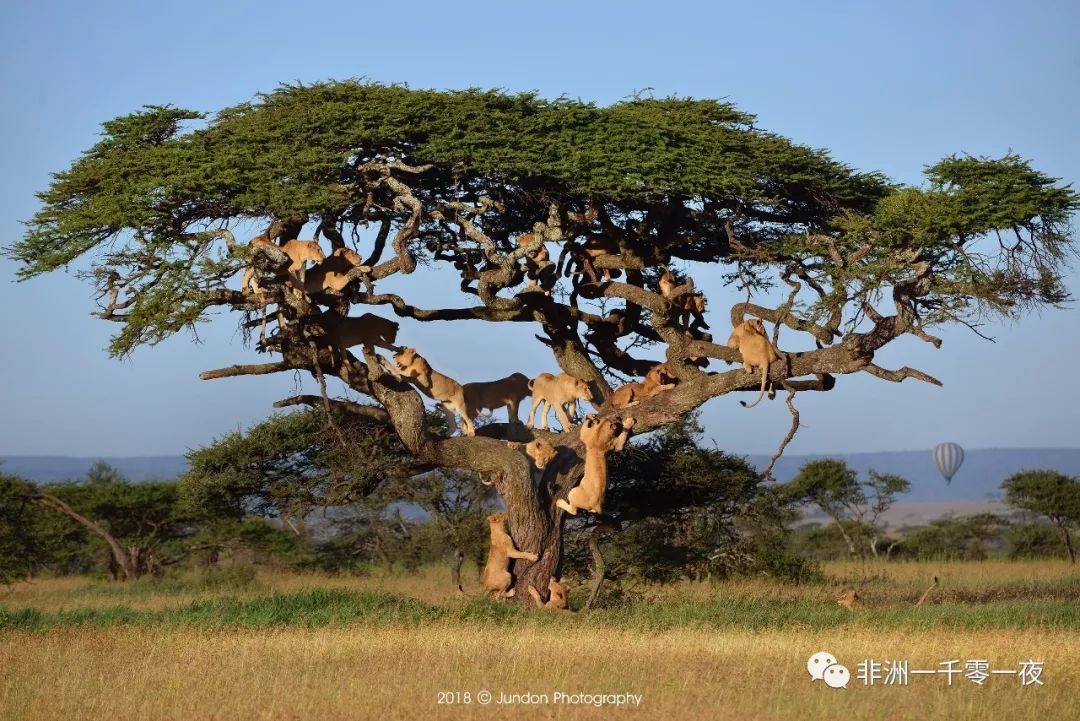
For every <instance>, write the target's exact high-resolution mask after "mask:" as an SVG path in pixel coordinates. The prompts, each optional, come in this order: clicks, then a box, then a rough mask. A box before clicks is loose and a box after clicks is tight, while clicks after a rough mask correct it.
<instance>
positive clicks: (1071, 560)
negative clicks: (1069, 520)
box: [1057, 521, 1076, 564]
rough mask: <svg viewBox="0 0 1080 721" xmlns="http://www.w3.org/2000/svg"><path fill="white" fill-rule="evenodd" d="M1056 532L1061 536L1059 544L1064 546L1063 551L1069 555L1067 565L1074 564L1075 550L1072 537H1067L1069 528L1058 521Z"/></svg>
mask: <svg viewBox="0 0 1080 721" xmlns="http://www.w3.org/2000/svg"><path fill="white" fill-rule="evenodd" d="M1057 527H1058V532H1059V533H1060V534H1061V542H1062V543H1064V544H1065V550H1066V551H1067V552H1068V554H1069V563H1073V564H1075V563H1076V550H1075V549H1074V548H1073V544H1072V536H1070V535H1069V526H1068V524H1066V523H1065V522H1064V521H1059V522H1058V524H1057Z"/></svg>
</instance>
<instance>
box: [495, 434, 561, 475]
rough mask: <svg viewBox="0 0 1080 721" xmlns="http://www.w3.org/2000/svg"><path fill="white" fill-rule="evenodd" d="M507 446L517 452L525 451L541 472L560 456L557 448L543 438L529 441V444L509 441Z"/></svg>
mask: <svg viewBox="0 0 1080 721" xmlns="http://www.w3.org/2000/svg"><path fill="white" fill-rule="evenodd" d="M506 445H508V446H510V447H511V448H513V449H515V450H519V451H520V450H523V449H524V451H525V455H527V456H528V457H529V458H531V459H532V462H533V465H535V466H536V467H537V469H539V470H541V471H542V470H544V468H545V467H546V466H547V464H549V463H551V462H552V461H553V460H555V456H557V455H558V454H559V452H558V451H556V450H555V446H553V445H551V444H550V443H548V442H547V441H545V440H543V439H542V438H537V439H535V440H532V441H529V442H528V443H516V442H514V441H507V442H506Z"/></svg>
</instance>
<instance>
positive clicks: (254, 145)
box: [7, 80, 1080, 355]
mask: <svg viewBox="0 0 1080 721" xmlns="http://www.w3.org/2000/svg"><path fill="white" fill-rule="evenodd" d="M754 121H755V119H754V116H752V115H750V114H748V113H745V112H742V111H740V110H738V109H737V108H736V107H735V106H734V105H732V104H731V103H728V102H723V101H717V100H702V99H693V98H679V97H668V98H646V97H635V98H631V99H628V100H625V101H621V102H618V103H615V104H613V105H610V106H607V107H600V106H597V105H595V104H593V103H588V102H583V101H580V100H571V99H568V98H559V99H556V100H545V99H542V98H540V97H538V96H536V95H535V94H532V93H518V94H508V93H503V92H499V91H483V90H478V89H470V90H464V91H446V92H441V91H432V90H413V89H409V88H405V87H401V86H386V85H380V84H378V83H369V82H362V81H353V80H350V81H343V82H336V81H334V82H324V83H316V84H314V85H308V86H303V85H296V86H282V87H280V88H278V89H277V90H275V91H274V92H271V93H267V94H262V95H259V96H257V97H256V98H255V99H254V100H252V101H250V102H246V103H242V104H240V105H237V106H234V107H229V108H225V109H223V110H221V111H219V112H218V113H216V114H214V115H212V116H209V115H205V114H203V113H198V112H194V111H191V110H184V109H179V108H173V107H169V106H146V107H144V108H143V109H142V110H140V111H137V112H134V113H131V114H129V115H125V116H121V117H118V118H115V119H113V120H110V121H108V122H106V123H104V125H103V133H102V139H101V140H100V141H99V142H98V143H97V144H96V145H94V146H93V147H92V148H90V149H89V150H88V151H86V152H85V153H84V154H83V156H82V157H81V158H79V159H78V160H76V161H75V162H74V163H73V164H72V165H71V167H70V168H68V169H66V170H64V171H61V172H59V173H56V174H55V175H54V176H53V181H52V183H51V184H50V187H49V188H48V189H46V190H45V191H43V192H42V193H40V194H39V197H40V199H41V201H42V208H41V210H40V211H39V212H38V213H37V214H35V216H34V217H33V218H32V219H31V220H30V222H29V223H28V230H27V233H26V236H25V238H24V239H23V240H21V241H19V242H17V243H15V244H14V245H13V246H11V247H10V248H8V249H7V252H8V254H9V255H10V256H11V257H12V258H14V259H15V260H16V261H17V262H19V263H20V264H21V265H22V268H21V269H20V271H19V275H20V277H22V278H28V277H32V276H35V275H39V274H41V273H46V272H49V271H52V270H55V269H57V268H60V267H64V266H66V265H68V264H69V263H71V262H72V261H74V260H76V259H78V258H80V257H82V256H84V255H86V254H88V253H89V254H93V256H94V257H93V261H92V262H93V268H92V269H91V270H90V271H89V272H88V275H89V276H90V277H92V278H93V279H94V280H95V281H96V282H97V284H98V287H99V288H100V289H101V290H102V291H103V292H104V291H107V290H108V288H109V283H110V282H111V280H112V279H114V278H115V277H123V278H124V279H125V282H124V284H125V287H127V288H128V289H129V290H131V291H132V292H133V293H134V295H133V302H132V303H131V304H130V305H128V306H125V311H124V315H125V318H126V321H127V322H126V323H124V325H123V328H122V330H121V331H120V333H119V334H118V335H117V336H116V337H115V338H114V339H113V343H112V345H111V351H112V352H113V353H114V354H119V355H123V354H127V353H130V352H131V351H132V350H133V349H134V348H135V347H136V346H138V345H140V344H153V343H157V342H159V341H160V340H162V339H163V338H165V337H167V336H169V335H170V334H172V333H175V332H176V331H177V330H180V329H182V328H185V327H192V326H194V324H195V323H197V322H199V321H200V320H202V319H203V317H204V314H205V312H206V310H207V308H208V307H210V306H211V305H212V304H213V303H214V302H215V301H214V300H213V299H212V298H211V297H208V296H207V294H206V293H205V291H207V290H208V289H216V288H221V287H222V283H223V281H224V280H225V279H226V278H228V277H230V276H231V275H233V274H234V273H235V272H236V271H237V270H238V269H239V268H240V267H241V263H242V262H243V258H242V257H241V255H242V254H241V255H237V254H229V253H226V254H222V253H219V252H214V251H213V246H214V240H213V238H212V236H211V235H210V234H208V233H207V231H209V230H211V229H213V228H219V227H223V226H224V227H230V226H235V225H236V224H237V223H241V222H244V221H251V220H257V221H260V222H264V221H268V220H269V219H274V218H277V219H302V220H308V219H312V218H325V217H330V218H339V219H352V222H354V223H356V222H366V221H365V219H364V217H363V215H362V211H361V209H360V208H361V206H363V204H364V203H365V202H366V197H367V196H366V192H364V189H363V188H358V187H357V185H356V183H357V182H358V178H359V176H360V171H359V170H358V166H359V165H361V164H362V163H364V162H367V161H385V160H388V159H391V158H392V159H394V160H396V161H400V162H403V163H407V164H411V165H417V166H419V165H431V166H432V167H431V169H430V170H429V171H427V172H425V173H424V174H422V175H419V176H414V177H410V179H409V183H410V187H412V188H413V192H414V194H415V195H416V197H417V198H418V199H419V200H421V202H423V203H427V204H428V205H431V206H432V208H430V209H431V210H434V205H435V204H436V203H437V202H439V201H441V200H444V199H455V198H457V199H463V200H466V201H469V202H472V201H475V199H476V198H479V197H481V196H489V197H492V198H496V199H498V201H499V202H500V204H501V206H502V207H503V209H504V210H503V211H502V212H500V214H499V215H498V217H494V218H489V219H488V222H489V223H491V227H490V228H489V232H490V233H491V234H492V236H493V237H495V238H496V239H499V240H506V239H507V238H509V237H510V236H511V235H515V234H519V233H524V232H529V231H530V230H531V227H532V223H533V222H534V221H535V220H536V219H537V218H538V217H546V213H547V207H546V204H547V203H548V202H549V201H551V200H558V201H560V202H561V203H562V204H563V205H564V206H565V207H567V208H575V207H576V208H577V209H579V210H582V209H584V207H585V206H586V205H587V204H588V203H590V202H592V201H593V200H594V199H601V200H603V201H605V203H607V204H608V205H609V206H610V208H611V212H612V214H613V215H614V216H616V217H618V218H620V219H621V220H623V221H625V220H628V219H631V218H632V217H634V216H637V215H640V214H643V213H649V214H654V215H657V216H663V217H664V218H665V220H664V224H665V227H664V235H665V237H666V238H667V239H668V240H670V238H671V237H681V238H683V240H682V241H681V243H682V245H681V246H676V247H674V248H673V254H674V255H675V256H676V257H684V258H687V259H692V260H700V261H724V260H725V259H729V255H730V253H731V247H730V245H729V243H728V240H727V238H726V233H725V231H724V219H723V217H722V214H717V212H716V211H717V210H723V209H728V210H734V209H737V211H738V217H739V220H740V226H741V227H740V234H741V235H742V236H743V241H742V242H743V243H744V245H746V246H747V247H749V248H752V249H753V254H754V258H755V259H756V260H755V265H760V266H761V267H760V268H759V269H753V270H748V271H747V272H751V273H753V274H757V273H758V272H764V270H765V268H766V267H767V266H768V265H770V264H772V265H777V266H780V265H786V264H787V263H789V262H791V261H792V260H796V261H799V262H801V263H803V264H804V265H805V267H806V268H807V269H808V270H810V271H813V272H815V273H816V272H820V273H822V274H823V275H824V276H828V278H829V279H830V280H831V281H832V283H833V285H834V286H836V287H837V290H836V292H833V293H829V294H828V297H827V298H824V299H820V300H818V301H816V303H817V306H816V307H815V308H813V309H811V313H812V315H814V314H816V315H817V316H820V315H822V314H827V312H828V309H827V307H826V306H828V305H829V304H830V303H840V304H841V305H843V304H845V303H846V302H847V301H848V300H849V299H851V300H852V302H856V301H862V300H874V299H875V298H876V297H877V296H878V294H880V293H881V292H883V291H884V290H886V289H887V288H888V287H890V286H893V285H895V284H897V283H907V282H910V281H911V267H912V263H913V262H916V261H919V260H921V261H925V262H926V263H928V264H929V267H930V269H931V270H932V272H930V273H925V274H922V276H921V278H920V281H919V282H920V283H921V284H923V291H925V292H926V293H928V294H929V297H928V298H926V299H925V300H923V301H919V302H920V306H921V309H922V310H923V311H924V313H925V315H924V318H923V320H924V322H926V323H933V322H942V321H945V320H950V319H953V318H955V317H962V316H963V315H964V314H966V313H968V312H969V311H971V310H972V308H971V306H973V305H978V306H982V307H984V308H988V309H990V310H993V311H994V312H1000V313H1006V314H1011V313H1013V312H1014V311H1015V310H1016V309H1017V308H1020V307H1024V306H1027V305H1034V304H1037V303H1057V302H1060V301H1061V300H1063V299H1064V298H1065V297H1066V295H1065V290H1064V288H1063V286H1062V285H1061V282H1060V269H1061V267H1062V262H1063V260H1064V258H1065V257H1066V256H1067V255H1068V253H1069V252H1071V251H1070V248H1071V238H1070V236H1069V229H1068V221H1069V218H1070V216H1071V214H1072V213H1073V212H1074V211H1075V210H1076V209H1077V207H1080V202H1078V196H1077V195H1076V194H1075V193H1073V191H1072V189H1071V188H1070V187H1069V186H1062V185H1060V183H1058V181H1057V180H1056V179H1054V178H1051V177H1049V176H1046V175H1044V174H1042V173H1039V172H1038V171H1035V170H1033V169H1032V168H1031V167H1030V166H1029V164H1028V163H1027V162H1026V161H1024V160H1022V159H1020V158H1018V157H1017V156H1014V155H1007V156H1005V157H1003V158H999V159H989V158H969V157H963V158H958V157H950V158H946V159H945V160H943V161H941V162H939V163H937V164H935V165H933V166H931V167H929V168H928V169H927V177H928V180H929V181H930V183H929V187H925V188H902V187H899V186H895V185H892V184H890V183H888V182H887V181H886V180H885V179H884V178H882V177H881V176H880V175H879V174H876V173H860V172H857V171H855V170H853V169H852V168H850V167H848V166H846V165H844V164H843V163H840V162H837V161H835V160H833V159H832V158H830V157H829V155H828V154H827V153H826V152H825V151H823V150H815V149H811V148H807V147H805V146H802V145H799V144H797V143H793V142H791V141H789V140H787V139H785V138H782V137H780V136H778V135H776V134H773V133H769V132H767V131H764V130H761V129H759V128H757V127H755V125H754ZM702 209H705V211H707V212H702ZM423 223H424V226H425V227H424V231H425V233H426V234H427V235H428V236H429V237H437V236H439V235H440V234H442V233H445V232H446V229H445V228H444V227H443V226H441V225H440V221H439V220H438V219H436V218H425V219H424V221H423ZM809 228H812V229H814V230H821V231H828V232H833V233H835V234H836V239H837V244H838V247H839V248H840V249H841V250H842V251H844V252H846V253H850V252H853V251H856V250H857V249H860V248H861V247H862V246H864V245H865V246H867V252H866V253H865V255H864V257H863V260H862V261H861V262H859V263H857V264H849V265H845V266H843V267H838V266H835V265H834V264H833V263H832V262H831V261H830V260H829V259H828V257H827V255H826V254H824V253H823V248H822V245H821V244H820V242H818V240H817V239H815V238H814V237H811V236H808V235H806V233H805V231H806V229H809ZM1001 234H1005V235H1006V236H1009V239H1008V241H1007V242H1002V243H1001V244H999V246H998V248H997V251H998V252H991V253H970V252H965V250H966V249H965V246H964V244H965V243H967V242H968V241H971V240H973V239H984V238H985V239H991V238H994V239H997V238H1000V237H1001ZM1014 235H1015V241H1014V240H1012V239H1011V238H1012V236H1014ZM415 251H416V252H421V249H420V248H416V249H415ZM422 260H423V259H422ZM762 282H768V281H767V280H765V281H762ZM840 289H844V290H845V291H846V293H841V292H840Z"/></svg>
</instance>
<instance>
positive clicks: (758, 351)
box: [727, 318, 780, 408]
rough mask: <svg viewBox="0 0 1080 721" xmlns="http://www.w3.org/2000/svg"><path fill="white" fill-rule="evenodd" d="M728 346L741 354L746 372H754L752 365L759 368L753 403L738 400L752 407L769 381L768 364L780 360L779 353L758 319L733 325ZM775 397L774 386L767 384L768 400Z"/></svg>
mask: <svg viewBox="0 0 1080 721" xmlns="http://www.w3.org/2000/svg"><path fill="white" fill-rule="evenodd" d="M727 344H728V347H729V348H735V349H736V350H738V351H739V353H740V354H741V355H742V367H743V370H744V371H746V372H747V373H753V372H754V366H757V367H759V368H761V392H760V393H758V397H757V399H756V400H755V401H754V402H753V403H749V404H748V403H747V402H746V401H739V403H741V404H742V406H743V408H753V407H754V406H756V405H757V404H758V403H760V402H761V399H762V398H763V397H764V396H765V387H766V385H767V384H768V382H769V366H770V365H772V363H773V361H777V360H780V355H779V354H778V353H777V352H776V348H774V347H773V344H772V341H770V340H769V336H768V334H767V333H766V332H765V324H764V323H762V322H761V321H760V320H759V319H757V318H754V319H752V320H744V321H743V322H742V323H740V324H739V325H737V326H735V330H733V331H732V332H731V337H730V338H728V343H727ZM775 397H776V388H775V387H774V386H769V400H772V399H773V398H775Z"/></svg>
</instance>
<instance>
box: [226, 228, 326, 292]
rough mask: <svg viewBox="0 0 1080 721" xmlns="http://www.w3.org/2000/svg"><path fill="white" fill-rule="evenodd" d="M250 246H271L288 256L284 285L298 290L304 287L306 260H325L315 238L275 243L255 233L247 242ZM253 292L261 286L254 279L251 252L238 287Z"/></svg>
mask: <svg viewBox="0 0 1080 721" xmlns="http://www.w3.org/2000/svg"><path fill="white" fill-rule="evenodd" d="M248 245H249V246H250V247H251V248H253V249H254V248H257V247H258V246H263V247H266V248H273V249H275V250H280V251H281V252H282V253H284V254H285V255H287V256H289V267H288V269H287V271H286V275H285V285H286V286H288V287H289V288H291V289H293V290H294V291H296V292H299V290H300V289H301V288H303V287H304V273H305V268H306V267H307V262H308V261H312V262H314V263H320V262H322V261H323V260H325V258H326V256H325V255H324V254H323V250H322V247H321V246H320V245H319V241H317V240H295V239H294V240H290V241H287V242H285V243H284V244H282V245H280V246H279V245H275V244H274V242H273V241H271V240H270V239H269V238H268V237H267V236H266V234H265V233H264V234H262V235H257V236H255V237H254V238H252V239H251V241H250V242H249V243H248ZM249 288H250V290H251V292H253V293H261V292H262V288H260V287H259V284H258V283H257V282H256V279H255V264H254V254H252V262H251V263H249V264H248V267H247V269H246V270H244V277H243V279H242V280H241V281H240V289H241V290H242V291H243V292H244V293H247V292H248V290H249Z"/></svg>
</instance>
